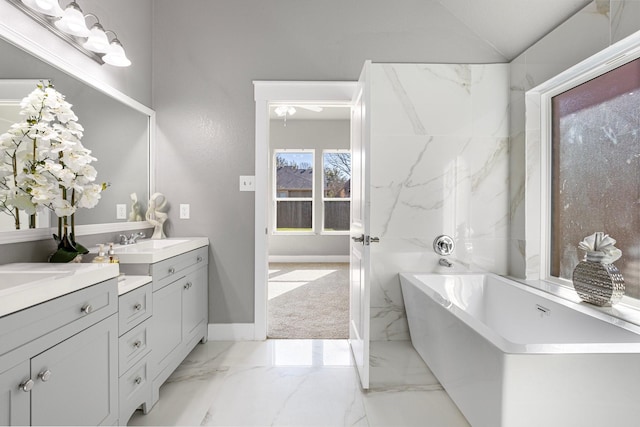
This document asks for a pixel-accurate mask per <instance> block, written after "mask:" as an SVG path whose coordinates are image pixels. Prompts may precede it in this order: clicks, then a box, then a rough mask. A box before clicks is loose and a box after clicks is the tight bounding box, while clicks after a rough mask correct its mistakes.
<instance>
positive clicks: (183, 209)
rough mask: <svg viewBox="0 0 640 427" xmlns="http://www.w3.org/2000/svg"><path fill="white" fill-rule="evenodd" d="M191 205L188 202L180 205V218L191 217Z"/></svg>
mask: <svg viewBox="0 0 640 427" xmlns="http://www.w3.org/2000/svg"><path fill="white" fill-rule="evenodd" d="M189 210H190V206H189V205H188V204H181V205H180V219H189Z"/></svg>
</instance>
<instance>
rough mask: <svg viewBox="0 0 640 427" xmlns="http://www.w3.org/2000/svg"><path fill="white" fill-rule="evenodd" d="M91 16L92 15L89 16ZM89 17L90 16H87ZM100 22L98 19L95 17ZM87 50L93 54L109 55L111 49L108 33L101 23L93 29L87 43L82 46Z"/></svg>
mask: <svg viewBox="0 0 640 427" xmlns="http://www.w3.org/2000/svg"><path fill="white" fill-rule="evenodd" d="M89 15H91V14H89ZM87 16H88V15H87ZM93 16H94V17H95V18H96V21H97V20H98V17H96V16H95V15H93ZM82 46H83V47H84V48H85V49H89V50H90V51H92V52H97V53H107V52H109V49H110V43H109V37H107V33H106V32H105V31H104V28H103V27H102V25H100V22H99V21H98V22H96V23H95V24H93V26H92V27H91V33H90V35H89V38H88V39H87V41H86V42H84V44H83V45H82ZM103 59H104V58H103Z"/></svg>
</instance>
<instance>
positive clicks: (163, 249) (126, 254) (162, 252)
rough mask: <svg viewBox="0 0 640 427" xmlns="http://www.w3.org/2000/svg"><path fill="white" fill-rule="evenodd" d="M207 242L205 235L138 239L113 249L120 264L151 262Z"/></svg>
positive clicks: (198, 246)
mask: <svg viewBox="0 0 640 427" xmlns="http://www.w3.org/2000/svg"><path fill="white" fill-rule="evenodd" d="M208 244H209V239H207V238H206V237H179V238H169V239H158V240H151V239H148V240H140V241H139V242H137V243H134V244H131V245H116V246H114V247H113V250H114V252H115V254H116V255H117V256H118V258H119V260H120V263H122V264H153V263H155V262H158V261H162V260H165V259H167V258H171V257H174V256H176V255H180V254H182V253H185V252H189V251H192V250H194V249H198V248H200V247H202V246H207V245H208ZM92 252H93V251H92Z"/></svg>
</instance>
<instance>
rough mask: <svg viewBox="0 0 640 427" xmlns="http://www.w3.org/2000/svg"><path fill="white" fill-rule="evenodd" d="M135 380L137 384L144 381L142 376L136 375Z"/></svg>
mask: <svg viewBox="0 0 640 427" xmlns="http://www.w3.org/2000/svg"><path fill="white" fill-rule="evenodd" d="M133 382H134V383H136V384H140V383H141V382H142V377H136V379H135V380H133Z"/></svg>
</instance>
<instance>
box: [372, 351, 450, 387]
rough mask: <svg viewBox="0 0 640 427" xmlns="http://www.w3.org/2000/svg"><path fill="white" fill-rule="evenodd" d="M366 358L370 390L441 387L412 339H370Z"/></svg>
mask: <svg viewBox="0 0 640 427" xmlns="http://www.w3.org/2000/svg"><path fill="white" fill-rule="evenodd" d="M369 360H370V367H369V383H370V384H369V385H370V388H371V389H372V390H377V391H381V390H398V389H401V388H403V387H405V388H409V389H411V390H442V386H441V385H440V382H439V381H438V380H437V379H436V377H435V376H434V375H433V373H432V372H431V370H430V369H429V367H428V366H427V364H426V363H424V361H423V360H422V358H421V357H420V355H419V354H418V353H417V352H416V351H415V350H414V348H413V345H412V344H411V341H372V342H371V343H370V357H369Z"/></svg>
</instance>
